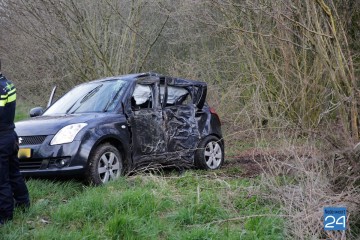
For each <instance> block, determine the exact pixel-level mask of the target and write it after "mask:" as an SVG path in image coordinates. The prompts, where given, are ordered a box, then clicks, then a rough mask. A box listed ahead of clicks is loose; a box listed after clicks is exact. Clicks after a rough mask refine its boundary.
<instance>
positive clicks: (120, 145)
mask: <svg viewBox="0 0 360 240" xmlns="http://www.w3.org/2000/svg"><path fill="white" fill-rule="evenodd" d="M105 143H108V144H110V145H112V146H114V147H115V148H116V149H117V150H118V151H119V153H120V154H121V157H122V159H123V163H124V165H125V166H124V167H127V166H128V164H129V159H128V151H127V149H126V148H125V146H124V143H123V142H122V141H121V140H120V139H118V138H116V137H114V136H108V137H104V138H101V139H99V140H98V141H97V142H95V144H94V145H93V147H92V148H91V151H90V154H89V157H90V156H92V155H93V154H94V151H95V150H96V149H97V148H98V147H99V146H100V145H102V144H105ZM124 169H126V168H124Z"/></svg>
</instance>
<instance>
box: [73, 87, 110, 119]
mask: <svg viewBox="0 0 360 240" xmlns="http://www.w3.org/2000/svg"><path fill="white" fill-rule="evenodd" d="M102 86H103V84H101V85H99V86H97V87H96V88H94V89H92V90H90V91H89V92H88V93H87V94H86V95H85V96H84V97H83V98H82V99H81V100H80V103H79V106H78V107H77V108H75V109H74V110H73V111H72V112H71V113H74V112H76V110H78V109H79V108H80V107H81V105H82V104H83V103H84V102H86V101H87V100H89V99H90V98H91V97H92V96H94V94H95V93H97V92H98V91H99V89H100V88H101V87H102ZM78 102H79V101H76V102H75V103H74V104H73V105H71V107H70V108H69V109H68V110H66V114H69V112H70V110H71V109H72V108H73V107H74V106H75V105H76V103H78ZM71 113H70V114H71Z"/></svg>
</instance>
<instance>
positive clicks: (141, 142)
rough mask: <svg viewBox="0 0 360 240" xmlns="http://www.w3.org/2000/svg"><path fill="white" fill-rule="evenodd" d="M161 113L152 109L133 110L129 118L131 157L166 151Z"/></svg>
mask: <svg viewBox="0 0 360 240" xmlns="http://www.w3.org/2000/svg"><path fill="white" fill-rule="evenodd" d="M162 119H163V118H162V113H161V111H157V110H154V109H143V110H141V111H135V112H134V114H133V116H132V117H131V118H130V124H131V129H132V146H133V159H134V162H136V161H137V160H138V159H139V158H140V157H141V156H150V155H155V154H161V153H164V152H166V143H165V136H164V127H163V125H162V122H163V120H162Z"/></svg>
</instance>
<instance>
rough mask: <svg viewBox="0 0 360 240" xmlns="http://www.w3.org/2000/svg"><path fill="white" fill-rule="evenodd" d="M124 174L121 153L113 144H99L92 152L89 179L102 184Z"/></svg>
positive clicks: (88, 171) (91, 182)
mask: <svg viewBox="0 0 360 240" xmlns="http://www.w3.org/2000/svg"><path fill="white" fill-rule="evenodd" d="M122 174H123V160H122V157H121V154H120V153H119V151H118V150H117V148H115V147H114V146H112V145H111V144H108V143H105V144H102V145H100V146H98V147H97V148H96V149H95V151H94V152H93V153H92V154H91V156H90V159H89V165H88V170H87V173H86V175H87V176H86V177H87V181H88V182H89V183H90V184H93V185H101V184H103V183H107V182H109V181H111V180H115V179H117V178H119V177H120V176H121V175H122Z"/></svg>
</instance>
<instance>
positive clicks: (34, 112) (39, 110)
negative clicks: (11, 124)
mask: <svg viewBox="0 0 360 240" xmlns="http://www.w3.org/2000/svg"><path fill="white" fill-rule="evenodd" d="M43 113H44V109H43V108H42V107H35V108H32V109H31V110H30V113H29V114H30V117H37V116H41V115H42V114H43Z"/></svg>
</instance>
